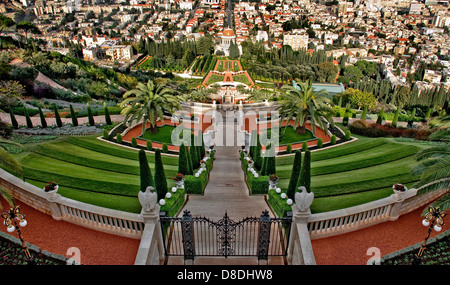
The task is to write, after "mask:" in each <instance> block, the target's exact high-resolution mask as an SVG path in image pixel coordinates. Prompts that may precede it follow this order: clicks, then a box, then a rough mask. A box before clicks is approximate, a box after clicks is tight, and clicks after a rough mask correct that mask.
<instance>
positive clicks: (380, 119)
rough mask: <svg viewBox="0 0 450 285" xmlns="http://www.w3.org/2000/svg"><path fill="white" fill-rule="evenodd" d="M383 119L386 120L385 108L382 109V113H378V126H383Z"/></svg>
mask: <svg viewBox="0 0 450 285" xmlns="http://www.w3.org/2000/svg"><path fill="white" fill-rule="evenodd" d="M383 119H384V107H383V108H381V110H380V113H378V117H377V124H379V125H381V124H383Z"/></svg>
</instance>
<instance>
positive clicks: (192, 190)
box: [184, 171, 208, 194]
mask: <svg viewBox="0 0 450 285" xmlns="http://www.w3.org/2000/svg"><path fill="white" fill-rule="evenodd" d="M207 182H208V173H207V172H206V171H203V172H202V173H201V174H200V176H199V177H195V176H194V175H186V176H185V177H184V190H185V191H186V193H187V194H203V189H205V187H206V183H207Z"/></svg>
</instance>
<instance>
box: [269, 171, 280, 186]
mask: <svg viewBox="0 0 450 285" xmlns="http://www.w3.org/2000/svg"><path fill="white" fill-rule="evenodd" d="M278 180H279V179H278V176H276V175H275V174H272V175H269V189H277V185H278Z"/></svg>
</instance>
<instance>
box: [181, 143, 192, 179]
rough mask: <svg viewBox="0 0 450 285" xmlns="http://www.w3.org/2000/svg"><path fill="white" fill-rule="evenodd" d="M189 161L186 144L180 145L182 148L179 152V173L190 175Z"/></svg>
mask: <svg viewBox="0 0 450 285" xmlns="http://www.w3.org/2000/svg"><path fill="white" fill-rule="evenodd" d="M188 172H189V170H188V161H187V155H186V147H185V146H184V144H182V145H181V146H180V150H179V152H178V173H182V174H183V175H188V174H189V173H188Z"/></svg>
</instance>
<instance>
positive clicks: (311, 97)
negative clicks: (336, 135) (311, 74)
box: [277, 80, 334, 134]
mask: <svg viewBox="0 0 450 285" xmlns="http://www.w3.org/2000/svg"><path fill="white" fill-rule="evenodd" d="M298 85H299V86H300V90H298V89H296V88H295V87H293V86H288V85H285V86H283V87H282V88H281V91H282V92H283V91H285V92H284V93H282V94H281V96H280V97H281V105H280V106H279V107H278V108H277V110H279V111H280V116H281V119H282V120H287V121H288V122H289V121H290V120H292V119H294V129H296V130H297V133H298V134H304V133H305V132H306V130H305V123H306V121H307V120H308V119H309V120H310V123H311V127H312V132H313V134H315V133H316V127H317V126H318V127H320V128H321V129H326V128H327V125H328V123H330V124H331V125H334V122H333V118H332V116H333V109H332V108H331V107H330V106H329V105H328V104H327V103H329V101H330V100H329V99H328V98H327V97H324V96H322V97H321V95H326V94H328V93H327V92H326V91H325V90H320V91H314V88H313V87H312V82H311V81H310V80H308V81H306V82H305V83H298Z"/></svg>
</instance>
